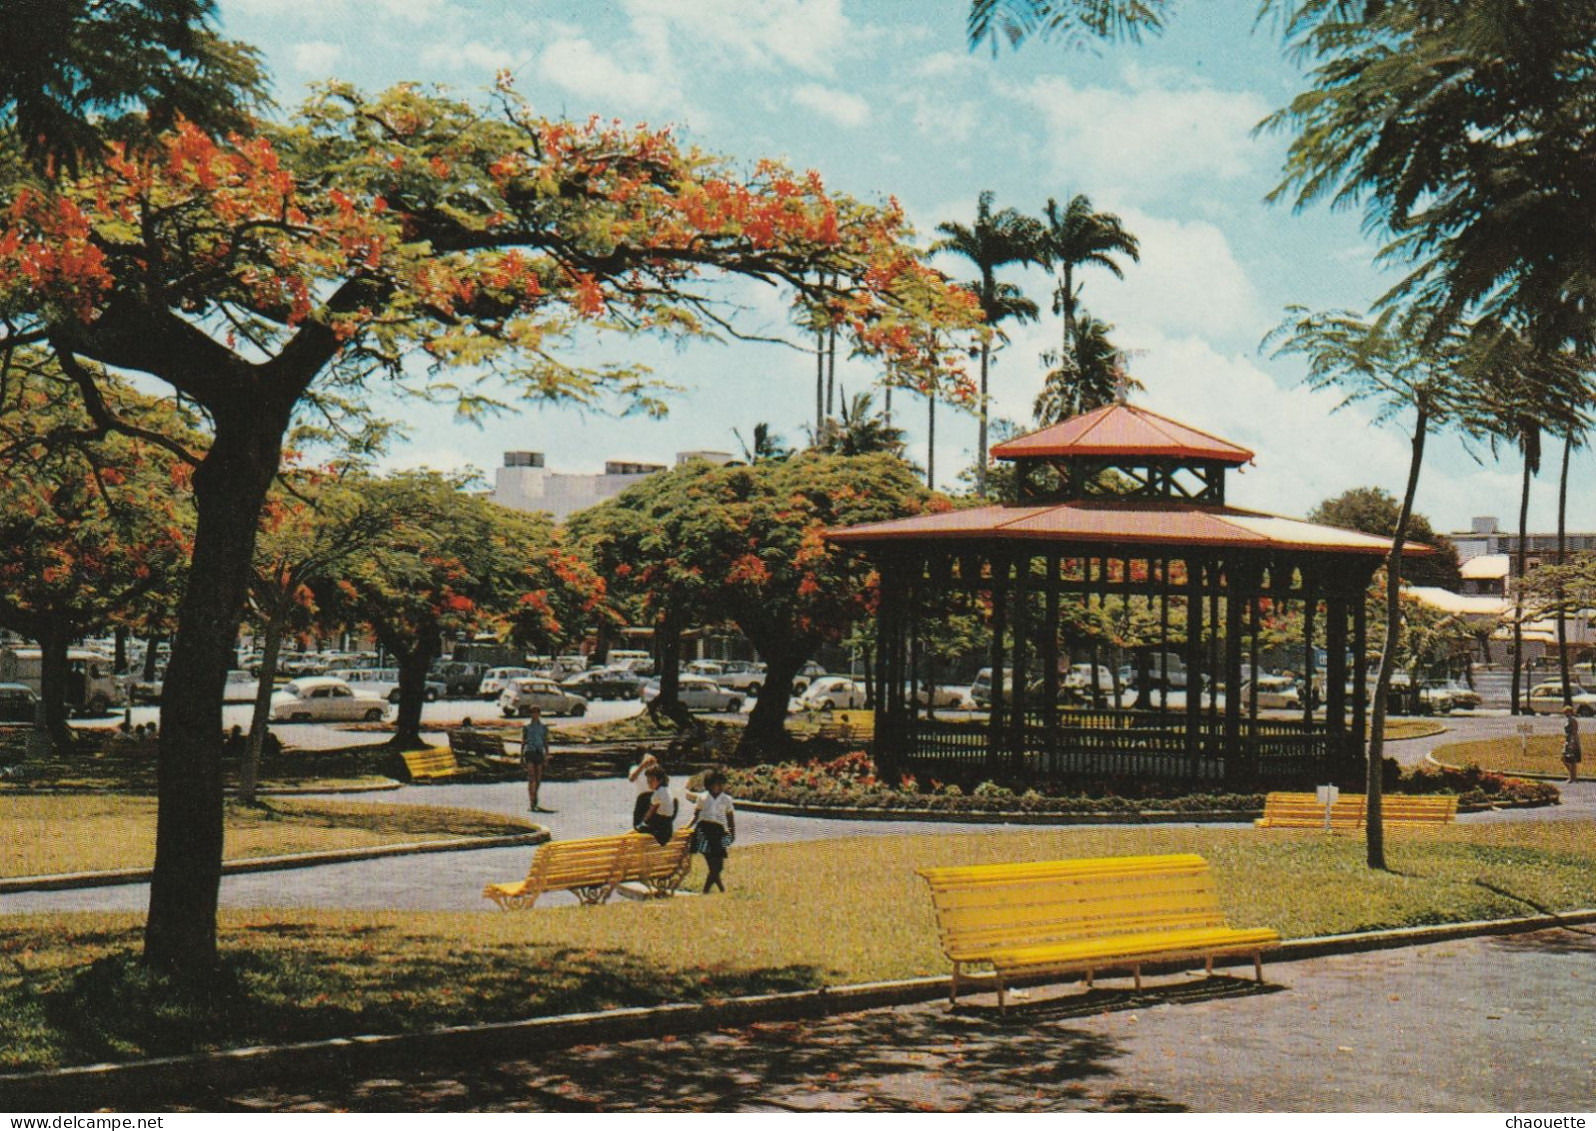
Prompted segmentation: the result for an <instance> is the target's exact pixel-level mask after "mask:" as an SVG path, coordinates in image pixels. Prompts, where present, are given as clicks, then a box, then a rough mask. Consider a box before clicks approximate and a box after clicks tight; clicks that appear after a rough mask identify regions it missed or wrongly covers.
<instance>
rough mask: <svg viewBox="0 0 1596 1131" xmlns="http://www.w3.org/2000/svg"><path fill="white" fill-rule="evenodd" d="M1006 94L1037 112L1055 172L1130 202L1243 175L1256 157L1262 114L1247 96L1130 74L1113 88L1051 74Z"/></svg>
mask: <svg viewBox="0 0 1596 1131" xmlns="http://www.w3.org/2000/svg"><path fill="white" fill-rule="evenodd" d="M1008 93H1009V94H1010V95H1011V96H1012V97H1014V98H1015V99H1016V100H1017V101H1019V102H1021V103H1023V104H1025V105H1027V106H1030V107H1032V108H1033V109H1034V110H1036V111H1037V112H1038V113H1039V114H1040V115H1041V119H1042V122H1043V124H1044V125H1045V126H1046V129H1047V135H1048V138H1047V147H1048V149H1047V155H1048V156H1049V157H1050V158H1051V162H1050V163H1051V165H1052V171H1053V172H1054V174H1055V175H1059V176H1065V177H1068V178H1069V180H1070V181H1071V182H1072V183H1076V184H1090V185H1092V186H1093V187H1094V190H1095V191H1097V192H1101V193H1108V192H1113V193H1115V194H1116V195H1120V196H1125V197H1130V198H1134V199H1144V198H1147V197H1152V196H1158V195H1160V194H1162V193H1165V192H1168V191H1171V190H1181V191H1185V190H1186V188H1187V184H1188V182H1189V181H1190V180H1192V179H1193V178H1211V179H1216V180H1221V181H1229V180H1235V179H1237V178H1240V177H1242V176H1244V175H1246V174H1247V173H1248V172H1250V171H1251V170H1252V168H1253V166H1254V164H1255V163H1256V158H1257V155H1258V154H1259V152H1260V144H1259V143H1258V142H1257V141H1255V140H1254V139H1253V138H1252V136H1251V131H1252V129H1253V127H1254V126H1256V125H1257V124H1258V122H1259V121H1260V120H1261V119H1262V118H1263V117H1264V115H1265V114H1267V113H1268V111H1269V107H1268V105H1267V103H1265V101H1264V100H1263V98H1262V97H1261V96H1260V95H1258V94H1257V93H1255V92H1252V91H1235V92H1232V91H1222V90H1215V89H1213V88H1212V87H1209V86H1201V85H1191V84H1184V85H1177V84H1175V83H1173V82H1171V81H1170V79H1169V77H1168V76H1167V75H1164V74H1162V73H1148V72H1138V71H1136V70H1135V69H1129V70H1127V71H1126V73H1125V86H1124V87H1122V88H1119V89H1109V88H1107V87H1098V86H1086V87H1077V86H1076V85H1075V84H1073V83H1072V82H1070V80H1069V79H1067V78H1064V77H1063V76H1060V75H1052V76H1047V77H1043V78H1039V79H1037V80H1035V81H1034V82H1032V83H1031V84H1030V85H1029V86H1026V87H1022V88H1010V89H1009V91H1008Z"/></svg>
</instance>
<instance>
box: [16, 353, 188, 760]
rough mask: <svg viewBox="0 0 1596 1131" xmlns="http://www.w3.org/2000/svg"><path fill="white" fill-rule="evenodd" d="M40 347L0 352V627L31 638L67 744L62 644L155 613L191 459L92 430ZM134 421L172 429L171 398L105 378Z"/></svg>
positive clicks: (180, 548) (168, 590)
mask: <svg viewBox="0 0 1596 1131" xmlns="http://www.w3.org/2000/svg"><path fill="white" fill-rule="evenodd" d="M75 392H76V389H75V386H74V385H73V383H72V382H71V381H70V380H69V379H68V378H67V377H66V376H65V375H64V374H63V373H62V372H61V370H60V368H59V366H57V365H56V364H54V361H53V359H51V358H50V357H49V355H48V354H47V353H46V352H44V351H39V350H21V351H16V352H12V353H9V354H8V355H6V356H4V357H3V358H0V627H5V628H9V629H11V630H12V631H13V632H17V633H20V634H22V635H23V636H26V637H29V638H30V639H33V640H35V641H37V642H38V644H39V648H40V652H41V659H42V663H41V692H42V695H41V698H42V699H43V702H44V707H45V723H46V727H47V730H48V733H49V735H50V739H51V742H52V743H53V744H54V745H55V746H56V747H57V748H59V749H70V747H71V744H72V736H71V730H70V728H69V727H68V726H67V713H66V701H65V695H64V692H65V690H66V679H67V673H68V661H67V654H68V645H69V644H70V643H71V642H72V641H73V640H75V639H77V638H78V637H80V636H84V635H86V634H88V633H91V632H96V631H99V630H100V629H103V628H104V627H106V626H107V625H109V624H111V623H113V622H114V623H117V624H120V625H123V626H124V627H130V628H136V627H140V626H141V622H142V620H143V619H159V618H160V617H161V616H162V615H163V614H164V612H165V611H166V610H167V609H168V608H169V607H170V604H171V602H172V600H173V594H174V593H175V592H177V591H178V590H180V589H181V587H182V584H183V568H184V564H185V562H186V560H187V556H188V551H189V544H190V539H191V537H192V534H193V529H192V516H191V514H190V513H189V510H188V507H187V505H186V501H185V495H186V491H185V489H184V486H185V483H186V480H187V475H188V470H189V469H188V466H187V465H186V464H183V463H181V462H179V461H177V460H175V459H174V458H173V457H172V455H171V453H170V452H168V451H167V450H166V449H165V448H164V447H162V446H160V445H158V444H154V443H151V442H149V441H148V440H146V439H142V438H138V437H135V436H128V435H117V434H110V435H106V434H101V433H100V432H98V430H96V429H95V428H94V427H93V425H92V422H91V421H90V420H89V418H88V416H87V414H85V413H84V412H83V411H82V409H81V407H80V405H79V404H78V402H77V400H76V397H75ZM103 395H104V396H105V397H106V398H107V400H108V402H109V403H112V404H115V405H117V406H118V411H120V412H121V413H123V414H124V415H125V416H126V418H127V419H128V420H129V421H130V422H135V427H137V428H141V429H142V428H157V429H162V430H165V431H181V430H182V429H183V427H184V426H183V424H182V422H181V420H180V419H179V418H178V417H177V415H176V414H175V413H174V412H173V411H172V409H171V407H170V406H166V405H161V404H159V403H156V402H154V401H152V400H150V399H149V398H146V397H141V396H138V395H137V394H136V393H135V392H134V391H133V390H131V389H130V388H129V387H128V386H127V385H126V384H125V383H123V382H120V381H114V380H109V379H107V381H106V384H105V386H104V388H103Z"/></svg>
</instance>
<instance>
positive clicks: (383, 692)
mask: <svg viewBox="0 0 1596 1131" xmlns="http://www.w3.org/2000/svg"><path fill="white" fill-rule="evenodd" d="M327 674H328V675H330V676H333V677H334V678H337V679H341V680H343V681H344V682H345V683H347V684H348V685H349V686H350V687H351V688H353V689H354V690H356V691H360V692H364V693H365V694H367V695H375V696H376V697H377V698H378V699H386V700H388V702H390V703H397V702H399V669H398V668H340V669H339V670H337V671H332V672H328V673H327ZM448 690H449V689H448V687H447V686H445V684H444V683H443V682H442V681H441V680H437V679H433V678H432V677H431V676H430V675H429V676H428V677H427V679H426V682H425V683H423V684H422V686H421V698H422V701H423V702H426V703H436V702H437V701H438V700H439V699H442V698H443V697H444V695H445V694H446V693H447V692H448Z"/></svg>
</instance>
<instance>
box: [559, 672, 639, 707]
mask: <svg viewBox="0 0 1596 1131" xmlns="http://www.w3.org/2000/svg"><path fill="white" fill-rule="evenodd" d="M560 686H561V687H563V688H565V690H567V691H571V692H574V693H576V694H577V695H580V696H582V698H584V699H636V698H638V697H639V696H640V695H642V694H643V678H642V677H641V676H639V675H637V674H636V673H635V672H629V671H616V670H613V669H611V668H593V669H591V670H589V671H585V672H580V673H578V674H577V675H573V676H572V677H571V678H570V679H564V680H561V681H560Z"/></svg>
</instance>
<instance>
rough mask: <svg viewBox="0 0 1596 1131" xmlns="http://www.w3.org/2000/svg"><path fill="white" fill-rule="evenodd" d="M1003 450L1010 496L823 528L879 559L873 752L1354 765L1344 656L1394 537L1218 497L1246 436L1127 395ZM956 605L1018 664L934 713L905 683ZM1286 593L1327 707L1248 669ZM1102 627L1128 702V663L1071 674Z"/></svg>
mask: <svg viewBox="0 0 1596 1131" xmlns="http://www.w3.org/2000/svg"><path fill="white" fill-rule="evenodd" d="M992 454H993V455H994V456H995V457H996V458H998V459H1003V460H1010V461H1013V464H1014V488H1013V494H1012V497H1011V499H1010V500H1009V501H1008V502H1007V503H1005V504H1003V505H996V506H984V507H977V508H973V509H969V510H952V511H947V512H943V513H928V514H922V515H917V516H915V517H912V518H906V519H899V520H896V521H892V522H880V523H871V524H867V525H863V526H853V527H846V528H842V529H837V530H832V531H829V532H828V537H830V538H831V539H832V540H833V541H835V542H837V543H839V544H842V545H846V546H854V547H857V548H859V549H860V550H861V551H862V552H864V553H865V554H866V555H867V556H868V557H869V558H870V559H871V561H872V562H873V564H874V565H875V566H876V567H877V569H878V570H879V572H880V576H881V600H880V606H879V609H878V613H877V624H876V630H877V657H878V659H877V680H876V688H877V695H876V699H877V702H876V729H875V740H874V742H875V746H874V750H873V752H874V754H875V756H876V759H877V762H878V764H879V765H880V766H882V767H883V768H884V769H888V770H898V771H912V772H915V773H922V774H930V775H932V776H938V775H939V774H940V776H942V777H943V778H944V779H946V780H957V779H958V778H961V777H963V778H971V777H979V776H981V775H983V774H986V773H989V772H991V773H997V774H1002V775H1003V776H1005V777H1010V776H1017V777H1020V778H1027V777H1029V778H1034V779H1037V780H1052V781H1060V780H1071V779H1076V780H1087V779H1090V780H1104V779H1116V778H1136V779H1157V780H1165V781H1171V782H1184V783H1188V784H1192V785H1204V786H1212V785H1218V784H1224V785H1228V786H1232V787H1243V788H1256V787H1265V786H1274V785H1305V784H1309V783H1312V782H1330V781H1350V780H1354V779H1357V778H1358V777H1359V775H1361V773H1362V765H1363V753H1362V751H1363V744H1364V735H1365V730H1366V723H1367V716H1368V709H1367V707H1368V705H1367V701H1366V694H1367V693H1366V690H1365V684H1364V680H1363V679H1362V678H1358V677H1357V675H1356V673H1354V672H1351V671H1349V668H1348V662H1347V657H1348V654H1349V652H1350V654H1351V655H1353V656H1357V657H1363V656H1365V655H1366V653H1367V626H1366V623H1365V612H1364V608H1365V603H1364V597H1365V594H1366V592H1367V590H1368V587H1369V583H1370V581H1371V579H1372V577H1373V575H1374V573H1375V571H1376V570H1377V569H1378V568H1379V567H1380V564H1381V562H1382V560H1383V559H1384V558H1385V557H1386V555H1387V554H1389V553H1390V549H1391V543H1390V541H1389V540H1388V539H1385V538H1377V537H1372V536H1370V535H1366V534H1360V533H1356V532H1353V531H1347V530H1341V529H1337V528H1333V527H1327V526H1319V525H1315V524H1313V523H1308V522H1302V521H1299V520H1296V519H1289V518H1280V517H1276V516H1273V515H1267V514H1260V513H1258V512H1255V511H1247V510H1240V509H1238V508H1235V507H1231V506H1227V505H1226V503H1225V477H1226V474H1227V473H1228V472H1229V471H1230V469H1231V468H1234V467H1239V466H1240V465H1242V464H1246V463H1250V462H1251V461H1252V458H1253V453H1252V452H1250V451H1248V450H1247V449H1246V448H1242V447H1240V446H1238V445H1236V444H1232V443H1230V442H1229V441H1226V440H1222V439H1219V438H1218V437H1216V436H1211V435H1208V434H1207V433H1204V432H1200V431H1198V430H1197V429H1194V428H1191V427H1188V426H1186V425H1184V424H1181V423H1179V422H1177V421H1174V420H1170V419H1168V418H1167V417H1163V416H1159V415H1158V414H1156V413H1153V412H1149V411H1147V410H1146V409H1143V408H1140V407H1137V406H1132V405H1128V404H1123V403H1120V404H1114V405H1110V406H1108V407H1106V408H1102V409H1098V410H1097V411H1095V412H1090V413H1085V414H1083V415H1081V416H1077V417H1074V418H1072V419H1070V420H1066V421H1064V422H1062V423H1060V424H1056V425H1054V426H1052V427H1050V428H1045V429H1043V430H1041V431H1039V432H1036V433H1033V434H1031V435H1027V436H1021V437H1018V438H1016V439H1013V440H1009V441H1007V442H1005V443H1002V444H999V445H997V446H996V447H994V448H993V449H992ZM1410 550H1411V552H1413V553H1428V552H1429V549H1428V547H1423V546H1411V547H1410ZM960 604H962V605H963V606H964V607H966V608H968V609H970V610H971V611H973V612H978V613H979V614H980V615H981V618H982V619H983V620H984V621H985V623H986V624H987V625H988V626H989V629H990V641H991V643H990V657H989V663H990V665H991V668H992V671H993V672H994V673H998V672H1002V671H1004V670H1005V669H1008V670H1011V671H1012V673H1013V674H1012V677H1010V678H1007V679H998V678H994V679H993V680H992V691H991V695H992V700H991V705H990V711H989V713H988V715H987V717H986V718H985V719H980V718H979V717H976V718H975V719H973V720H971V719H962V720H961V719H957V718H953V717H949V716H948V715H947V714H946V713H943V714H942V715H941V716H939V715H938V714H937V712H936V711H934V710H933V709H931V708H930V707H928V706H926V705H925V703H924V702H923V700H926V699H929V698H930V696H924V695H921V696H917V695H915V694H913V693H912V691H911V688H913V687H914V686H916V685H917V684H923V683H929V682H931V680H930V676H929V671H930V666H931V654H930V648H929V644H928V638H929V637H930V636H931V635H932V633H931V631H929V628H930V620H929V618H935V617H941V616H946V615H948V612H949V610H950V608H952V607H955V606H958V605H960ZM1286 611H1297V612H1300V613H1301V614H1302V626H1303V628H1302V637H1301V639H1300V640H1299V641H1298V643H1299V644H1300V646H1301V655H1302V656H1303V670H1300V671H1298V672H1297V673H1296V674H1297V675H1299V676H1300V677H1301V678H1302V686H1303V687H1305V688H1310V689H1311V688H1315V687H1322V688H1323V696H1322V700H1323V701H1322V704H1321V706H1322V708H1323V710H1322V711H1316V710H1315V700H1316V699H1318V698H1320V697H1319V696H1317V695H1314V694H1303V695H1301V698H1302V699H1303V700H1304V702H1303V703H1302V705H1301V708H1300V709H1299V710H1295V711H1292V712H1279V711H1267V712H1266V713H1264V714H1260V706H1259V692H1258V685H1259V682H1260V681H1258V680H1255V679H1252V678H1251V677H1250V674H1247V673H1252V672H1257V671H1259V653H1260V650H1261V649H1262V648H1265V647H1266V646H1268V645H1270V644H1275V643H1278V641H1277V640H1276V639H1275V638H1274V634H1275V633H1276V631H1277V630H1276V628H1275V625H1277V624H1278V623H1280V622H1281V619H1282V618H1281V614H1282V613H1283V612H1286ZM1292 619H1293V620H1294V618H1292ZM1094 625H1095V626H1096V627H1095V629H1094V628H1089V627H1087V626H1094ZM1111 626H1117V627H1111ZM1094 636H1095V638H1096V639H1097V640H1098V641H1099V642H1101V641H1102V640H1104V639H1105V637H1113V638H1117V639H1119V640H1120V641H1122V642H1125V643H1128V644H1133V645H1134V647H1132V648H1130V653H1131V654H1132V655H1134V656H1135V658H1136V660H1137V673H1136V674H1137V678H1136V681H1135V682H1136V690H1135V693H1134V701H1133V705H1131V706H1124V705H1123V704H1124V703H1125V702H1126V700H1127V699H1129V698H1130V696H1129V695H1123V696H1122V695H1121V693H1120V690H1119V684H1118V680H1117V678H1116V679H1115V681H1114V689H1113V691H1112V692H1106V693H1105V692H1104V691H1103V690H1101V689H1098V688H1097V687H1095V684H1096V682H1097V681H1096V679H1095V678H1089V679H1088V680H1087V687H1086V688H1085V689H1084V693H1083V694H1072V692H1073V691H1074V689H1072V688H1070V687H1069V686H1067V685H1068V683H1069V682H1070V681H1069V680H1068V679H1067V678H1066V673H1067V672H1068V667H1069V664H1070V659H1071V657H1070V656H1069V655H1068V652H1069V650H1070V649H1071V647H1072V646H1073V647H1075V648H1076V651H1077V654H1076V656H1075V657H1074V658H1075V659H1077V660H1081V659H1086V658H1087V656H1085V655H1082V654H1080V651H1079V645H1081V644H1082V643H1083V642H1084V641H1085V640H1087V639H1089V638H1092V637H1094ZM1320 641H1322V647H1323V649H1324V654H1325V657H1326V658H1325V663H1324V667H1325V670H1324V671H1323V672H1318V671H1315V670H1314V657H1315V651H1316V649H1315V647H1314V645H1315V643H1316V642H1320ZM1171 656H1174V657H1176V658H1177V661H1176V662H1177V666H1179V667H1183V668H1184V672H1182V673H1176V674H1172V673H1171V670H1170V667H1171ZM1096 671H1097V668H1096V657H1095V656H1094V657H1093V667H1092V672H1093V676H1094V677H1095V673H1096ZM1182 677H1183V678H1182ZM1182 684H1184V687H1187V688H1190V689H1192V693H1191V694H1185V693H1184V691H1183V690H1182ZM1205 686H1206V687H1208V688H1209V689H1210V690H1209V693H1207V694H1202V693H1199V692H1198V691H1197V689H1198V688H1201V687H1205ZM1224 689H1240V690H1239V693H1236V694H1227V693H1226V691H1225V690H1224Z"/></svg>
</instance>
